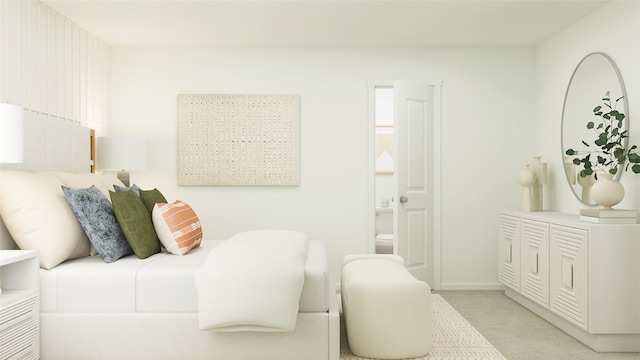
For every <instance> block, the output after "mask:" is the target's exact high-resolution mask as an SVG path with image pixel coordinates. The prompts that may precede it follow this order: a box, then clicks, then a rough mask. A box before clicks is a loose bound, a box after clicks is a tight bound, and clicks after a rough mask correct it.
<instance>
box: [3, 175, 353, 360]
mask: <svg viewBox="0 0 640 360" xmlns="http://www.w3.org/2000/svg"><path fill="white" fill-rule="evenodd" d="M0 181H2V193H1V196H2V203H0V214H1V215H2V218H3V220H4V223H5V224H4V225H6V228H7V229H8V230H9V233H10V234H11V235H12V236H13V238H14V240H15V241H16V243H17V244H18V245H19V246H20V247H22V248H24V249H36V250H40V261H41V269H40V289H39V290H40V354H41V358H42V359H44V360H47V359H300V358H304V359H338V358H339V347H340V344H339V337H340V334H339V314H338V306H337V298H336V296H335V289H334V285H333V282H332V276H331V274H330V273H329V270H328V267H327V258H326V250H325V245H324V242H322V241H320V240H313V239H310V240H309V241H308V244H307V245H305V246H306V247H305V248H304V258H303V270H304V271H303V280H304V281H303V283H302V284H301V291H300V293H299V297H298V300H297V301H298V303H297V309H296V310H297V313H296V314H294V316H295V324H294V325H295V326H294V328H293V329H286V330H279V331H276V330H265V331H255V330H251V331H247V330H242V329H241V330H240V331H237V329H236V330H234V331H219V329H214V330H202V329H201V327H202V316H201V313H202V311H201V306H202V305H203V304H202V303H199V301H198V299H199V295H200V294H201V292H200V290H199V289H198V286H199V285H198V283H197V282H196V281H195V278H196V274H197V273H198V272H199V271H201V269H203V266H204V264H206V263H207V259H210V258H211V257H212V255H213V254H216V252H217V251H220V249H221V248H223V247H224V246H225V245H226V244H229V242H230V240H231V239H225V240H203V241H201V242H199V243H198V246H197V247H195V248H193V249H191V250H190V251H189V253H188V254H185V255H183V256H181V255H176V254H174V253H170V252H169V251H168V250H167V248H165V247H163V248H162V250H161V251H160V252H157V253H154V254H152V255H150V256H148V257H145V258H142V259H141V258H139V257H138V256H137V254H128V255H122V256H121V257H119V258H117V259H115V260H112V261H111V262H106V261H105V259H103V258H102V257H101V255H102V254H101V253H100V254H98V255H95V253H96V252H97V251H96V248H95V246H92V244H94V243H93V242H90V241H89V240H88V239H87V237H86V235H85V234H84V233H83V228H81V227H80V226H79V225H78V220H76V219H75V218H74V214H73V212H72V211H71V210H70V209H69V206H68V204H67V205H65V202H66V201H67V200H66V199H65V197H64V195H63V194H62V191H60V187H61V185H64V186H68V187H74V188H86V187H90V186H97V187H98V188H99V189H100V191H101V192H103V193H105V192H108V191H109V190H110V189H109V188H110V187H113V184H118V183H119V181H118V180H117V178H116V177H115V176H114V175H96V174H89V173H82V174H76V173H65V172H37V173H30V172H20V171H7V170H2V171H0ZM119 184H120V185H121V183H119ZM52 194H53V195H52ZM4 225H3V227H4ZM6 244H7V242H6V241H4V242H3V245H2V246H3V247H7V245H6ZM94 245H95V244H94ZM246 251H247V252H250V251H251V250H250V249H249V250H246ZM92 254H93V255H92ZM240 256H242V254H240ZM205 278H206V276H205ZM226 294H227V292H226V291H220V292H219V296H221V297H222V298H224V297H225V295H226ZM215 296H218V293H215ZM227 299H228V298H227ZM220 309H221V311H225V310H223V309H224V308H223V307H222V306H220Z"/></svg>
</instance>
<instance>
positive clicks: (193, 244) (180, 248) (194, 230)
mask: <svg viewBox="0 0 640 360" xmlns="http://www.w3.org/2000/svg"><path fill="white" fill-rule="evenodd" d="M151 216H152V218H153V226H154V227H155V229H156V233H157V234H158V238H159V239H160V242H161V243H162V245H163V246H164V247H165V248H166V249H167V251H168V252H170V253H172V254H176V255H185V254H186V253H188V252H189V251H190V250H192V249H195V248H197V247H198V246H200V243H201V242H202V227H201V225H200V219H198V215H196V213H195V211H193V209H192V208H191V206H189V205H188V204H187V203H185V202H183V201H181V200H176V201H174V202H173V203H170V204H167V203H157V204H156V205H155V206H154V207H153V213H152V215H151Z"/></svg>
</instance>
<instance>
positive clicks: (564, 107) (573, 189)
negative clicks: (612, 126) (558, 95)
mask: <svg viewBox="0 0 640 360" xmlns="http://www.w3.org/2000/svg"><path fill="white" fill-rule="evenodd" d="M592 56H602V57H604V58H605V59H606V60H607V61H608V63H609V64H610V65H611V67H612V68H613V70H614V71H615V73H616V76H617V78H618V84H619V85H620V90H621V92H622V96H623V97H624V104H623V105H624V113H625V115H626V118H625V120H626V122H625V123H624V128H625V130H627V131H628V130H629V105H628V101H627V89H626V87H625V86H624V80H623V78H622V74H621V73H620V69H619V68H618V66H617V65H616V63H615V62H614V61H613V59H612V58H611V57H610V56H609V55H607V54H605V53H603V52H592V53H589V54H587V55H586V56H585V57H583V58H582V60H580V62H579V63H578V65H576V67H575V69H574V70H573V73H572V74H571V78H570V79H569V84H568V85H567V89H566V91H565V94H564V101H563V103H562V117H561V119H560V148H561V149H560V151H561V154H560V156H561V157H560V159H561V164H562V168H563V171H564V175H565V176H564V177H565V180H566V181H567V185H569V188H570V189H571V192H572V193H573V195H574V196H575V197H576V199H578V201H580V202H581V203H583V204H585V205H596V204H595V203H594V202H593V203H588V202H585V201H584V200H582V197H581V196H580V195H579V194H578V192H577V191H576V185H573V184H572V183H571V180H569V174H568V173H567V168H566V167H565V161H564V157H565V151H566V149H567V147H566V146H565V144H564V141H565V134H564V132H565V127H566V126H565V120H566V115H567V114H566V110H567V98H568V97H569V91H570V90H571V84H572V83H573V81H574V77H575V76H576V73H578V70H579V69H580V66H581V65H582V64H583V63H584V62H585V61H586V60H587V59H589V58H590V57H592ZM628 140H629V138H626V139H624V148H625V149H627V147H628ZM623 165H624V164H623ZM622 173H623V171H620V172H618V173H617V174H616V175H615V177H614V179H616V180H619V179H620V176H622Z"/></svg>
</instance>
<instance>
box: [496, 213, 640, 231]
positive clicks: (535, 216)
mask: <svg viewBox="0 0 640 360" xmlns="http://www.w3.org/2000/svg"><path fill="white" fill-rule="evenodd" d="M500 214H502V215H511V216H516V217H520V218H523V219H531V220H539V221H544V222H549V223H555V224H561V225H567V226H574V227H580V228H585V229H586V228H592V227H629V228H636V227H638V228H640V224H596V223H591V222H586V221H581V220H580V215H578V214H568V213H562V212H556V211H536V212H524V211H515V210H514V211H508V210H505V211H501V212H500Z"/></svg>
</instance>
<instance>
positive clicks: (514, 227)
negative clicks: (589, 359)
mask: <svg viewBox="0 0 640 360" xmlns="http://www.w3.org/2000/svg"><path fill="white" fill-rule="evenodd" d="M498 259H499V260H498V262H499V268H498V278H499V280H500V281H501V282H502V283H503V284H504V285H505V294H506V295H507V296H508V297H510V298H512V299H513V300H515V301H517V302H518V303H520V304H521V305H523V306H525V307H526V308H528V309H529V310H531V311H533V312H534V313H536V314H538V315H539V316H540V317H542V318H544V319H545V320H547V321H549V322H550V323H552V324H554V325H555V326H557V327H558V328H560V329H562V330H563V331H565V332H566V333H568V334H570V335H571V336H573V337H575V338H576V339H578V340H580V341H581V342H583V343H584V344H586V345H588V346H589V347H591V348H592V349H594V350H596V351H602V352H640V224H592V223H588V222H583V221H580V218H579V215H572V214H565V213H558V212H531V213H528V212H519V211H503V212H501V213H500V215H499V226H498Z"/></svg>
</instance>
